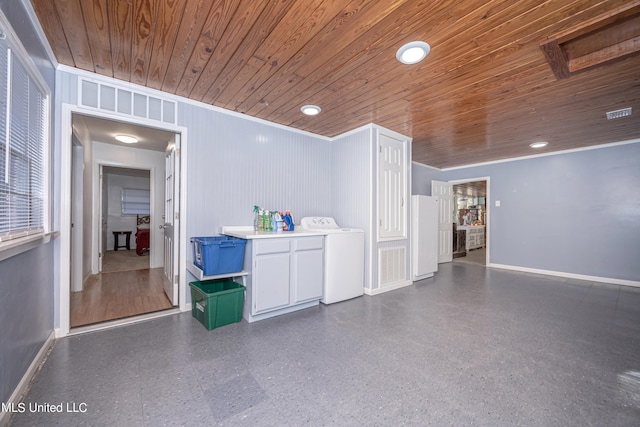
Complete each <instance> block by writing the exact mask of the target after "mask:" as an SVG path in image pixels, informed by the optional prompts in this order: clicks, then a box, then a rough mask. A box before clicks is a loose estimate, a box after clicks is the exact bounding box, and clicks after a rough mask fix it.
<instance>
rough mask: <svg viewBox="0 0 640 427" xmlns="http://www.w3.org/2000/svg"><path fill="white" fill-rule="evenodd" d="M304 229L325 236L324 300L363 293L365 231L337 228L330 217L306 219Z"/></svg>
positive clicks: (303, 221) (303, 223) (302, 226)
mask: <svg viewBox="0 0 640 427" xmlns="http://www.w3.org/2000/svg"><path fill="white" fill-rule="evenodd" d="M300 228H302V229H304V230H310V231H311V230H313V231H322V232H324V233H327V235H326V237H325V240H324V297H323V298H322V299H321V300H320V302H322V303H324V304H331V303H334V302H338V301H344V300H347V299H351V298H355V297H359V296H361V295H362V294H363V293H364V230H360V229H357V228H340V227H338V224H336V221H335V220H334V219H333V218H331V217H305V218H302V220H300Z"/></svg>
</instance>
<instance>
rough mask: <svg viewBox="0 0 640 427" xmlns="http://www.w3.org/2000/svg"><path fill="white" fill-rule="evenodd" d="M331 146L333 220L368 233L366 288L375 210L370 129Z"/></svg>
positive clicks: (366, 244)
mask: <svg viewBox="0 0 640 427" xmlns="http://www.w3.org/2000/svg"><path fill="white" fill-rule="evenodd" d="M331 145H332V157H331V158H332V176H331V179H332V181H331V187H332V189H333V192H332V197H331V205H332V206H333V209H332V211H333V217H334V218H335V220H336V222H337V223H338V225H340V226H341V227H353V228H361V229H363V230H364V231H365V237H364V239H365V242H364V245H365V275H364V285H365V288H371V286H372V280H371V278H372V271H371V269H372V264H373V263H374V261H375V260H372V253H371V242H372V240H371V212H372V209H373V181H372V179H371V178H372V177H371V173H372V164H371V162H372V160H371V159H372V151H371V150H372V143H371V127H369V126H367V127H365V128H362V129H360V130H358V131H356V132H351V133H348V134H345V135H343V136H339V137H337V138H336V139H334V141H333V142H332V143H331ZM375 256H376V257H377V255H375Z"/></svg>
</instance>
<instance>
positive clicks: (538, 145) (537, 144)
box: [529, 141, 549, 148]
mask: <svg viewBox="0 0 640 427" xmlns="http://www.w3.org/2000/svg"><path fill="white" fill-rule="evenodd" d="M547 145H549V143H548V142H546V141H540V142H534V143H532V144H529V147H531V148H542V147H546V146H547Z"/></svg>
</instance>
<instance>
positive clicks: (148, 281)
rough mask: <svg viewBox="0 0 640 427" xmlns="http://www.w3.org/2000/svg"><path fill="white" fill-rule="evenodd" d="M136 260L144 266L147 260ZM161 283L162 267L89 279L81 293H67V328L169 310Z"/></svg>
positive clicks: (114, 272) (115, 272)
mask: <svg viewBox="0 0 640 427" xmlns="http://www.w3.org/2000/svg"><path fill="white" fill-rule="evenodd" d="M140 258H143V260H142V261H145V259H144V258H146V262H147V265H148V262H149V261H148V259H149V258H148V257H140ZM112 268H115V267H112ZM163 280H164V271H163V269H162V268H151V269H150V268H146V269H142V270H126V271H113V272H108V273H101V274H96V275H92V276H90V277H89V279H87V281H86V283H85V286H84V290H83V291H82V292H73V293H71V327H72V328H74V327H78V326H85V325H89V324H94V323H99V322H105V321H107V320H114V319H121V318H124V317H130V316H136V315H139V314H146V313H151V312H155V311H160V310H166V309H170V308H173V307H172V306H171V302H170V301H169V299H168V298H167V296H166V295H165V293H164V289H163V288H162V283H163Z"/></svg>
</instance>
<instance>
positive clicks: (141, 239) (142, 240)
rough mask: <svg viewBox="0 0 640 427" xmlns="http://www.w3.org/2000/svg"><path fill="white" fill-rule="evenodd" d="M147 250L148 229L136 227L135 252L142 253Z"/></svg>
mask: <svg viewBox="0 0 640 427" xmlns="http://www.w3.org/2000/svg"><path fill="white" fill-rule="evenodd" d="M148 250H149V230H148V229H145V230H141V229H138V231H137V232H136V253H137V254H138V255H142V254H143V253H144V251H148Z"/></svg>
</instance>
